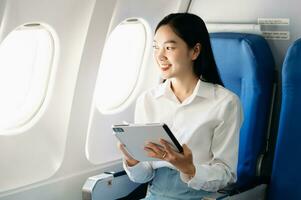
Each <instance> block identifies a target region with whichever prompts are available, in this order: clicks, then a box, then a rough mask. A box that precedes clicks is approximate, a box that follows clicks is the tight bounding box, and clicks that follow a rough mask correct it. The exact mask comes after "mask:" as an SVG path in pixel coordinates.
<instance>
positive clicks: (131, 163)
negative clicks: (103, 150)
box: [117, 142, 139, 167]
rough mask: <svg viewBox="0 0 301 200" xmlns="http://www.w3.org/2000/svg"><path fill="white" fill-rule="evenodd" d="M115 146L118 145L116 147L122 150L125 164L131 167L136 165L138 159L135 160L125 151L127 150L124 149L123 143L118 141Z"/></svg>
mask: <svg viewBox="0 0 301 200" xmlns="http://www.w3.org/2000/svg"><path fill="white" fill-rule="evenodd" d="M117 146H118V149H120V151H121V152H122V154H123V156H124V158H125V161H126V164H127V166H129V167H132V166H134V165H137V164H138V163H139V161H138V160H135V159H134V158H133V157H132V156H131V155H130V154H129V153H128V152H127V150H126V149H125V146H124V144H121V143H120V142H118V144H117Z"/></svg>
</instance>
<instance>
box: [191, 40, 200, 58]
mask: <svg viewBox="0 0 301 200" xmlns="http://www.w3.org/2000/svg"><path fill="white" fill-rule="evenodd" d="M201 50H202V45H201V44H200V43H196V45H194V47H193V49H192V51H193V52H192V60H196V59H197V58H198V56H199V55H200V53H201Z"/></svg>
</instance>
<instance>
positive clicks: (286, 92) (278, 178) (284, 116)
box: [268, 39, 301, 200]
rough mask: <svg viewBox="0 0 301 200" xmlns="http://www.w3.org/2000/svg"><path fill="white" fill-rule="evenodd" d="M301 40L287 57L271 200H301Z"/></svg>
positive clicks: (283, 74)
mask: <svg viewBox="0 0 301 200" xmlns="http://www.w3.org/2000/svg"><path fill="white" fill-rule="evenodd" d="M300 114H301V39H299V40H297V41H296V42H295V43H294V44H292V46H290V48H289V49H288V52H287V54H286V58H285V60H284V63H283V68H282V103H281V112H280V121H279V130H278V136H277V143H276V149H275V158H274V163H273V171H272V178H271V184H270V188H269V195H268V196H269V199H270V200H280V199H281V200H282V199H301V186H300V180H301V175H300V170H301V144H300V142H301V115H300Z"/></svg>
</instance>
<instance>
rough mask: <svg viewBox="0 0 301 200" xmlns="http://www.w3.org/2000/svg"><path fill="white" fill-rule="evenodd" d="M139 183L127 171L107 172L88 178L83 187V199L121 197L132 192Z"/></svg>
mask: <svg viewBox="0 0 301 200" xmlns="http://www.w3.org/2000/svg"><path fill="white" fill-rule="evenodd" d="M139 185H140V184H139V183H134V182H132V181H131V180H130V179H129V178H128V176H127V175H126V173H125V171H121V172H117V173H115V172H105V173H102V174H100V175H96V176H92V177H89V178H88V179H87V180H86V182H85V184H84V186H83V188H82V199H83V200H96V199H119V198H122V197H125V196H127V195H128V194H130V193H131V192H132V191H133V190H135V189H136V188H137V187H138V186H139Z"/></svg>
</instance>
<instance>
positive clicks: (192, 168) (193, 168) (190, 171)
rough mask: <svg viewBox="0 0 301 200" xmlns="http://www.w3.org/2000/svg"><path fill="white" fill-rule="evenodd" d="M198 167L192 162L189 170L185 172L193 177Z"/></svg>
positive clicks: (190, 177)
mask: <svg viewBox="0 0 301 200" xmlns="http://www.w3.org/2000/svg"><path fill="white" fill-rule="evenodd" d="M195 173H196V169H195V166H194V164H192V165H191V166H190V167H189V169H188V170H187V171H185V172H184V174H185V175H186V176H187V177H188V178H189V179H192V178H193V177H194V176H195Z"/></svg>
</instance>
